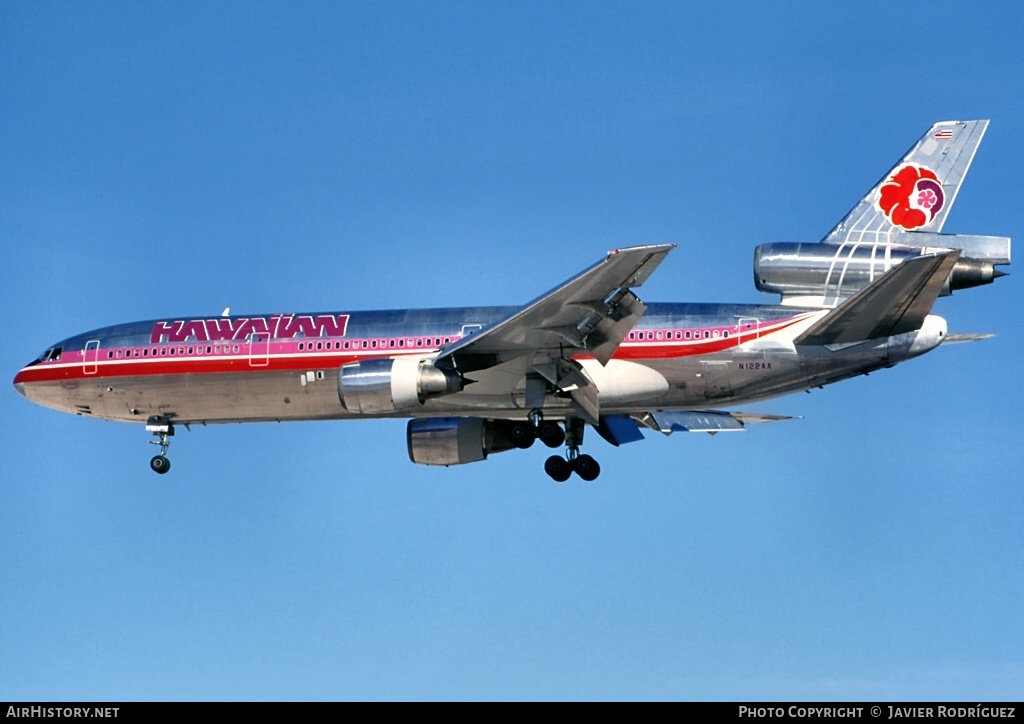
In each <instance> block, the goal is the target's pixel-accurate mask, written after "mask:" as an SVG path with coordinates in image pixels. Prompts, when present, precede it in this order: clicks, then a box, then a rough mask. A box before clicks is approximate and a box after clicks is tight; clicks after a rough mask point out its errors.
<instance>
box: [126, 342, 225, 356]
mask: <svg viewBox="0 0 1024 724" xmlns="http://www.w3.org/2000/svg"><path fill="white" fill-rule="evenodd" d="M241 350H242V347H241V345H237V344H225V345H220V344H210V345H207V346H205V347H203V346H192V347H143V348H142V349H139V348H135V349H118V350H113V349H112V350H110V351H108V352H107V359H126V358H130V357H167V356H171V357H174V356H175V355H182V356H183V355H186V354H188V355H197V354H198V355H202V354H232V353H233V354H238V353H239V352H240V351H241Z"/></svg>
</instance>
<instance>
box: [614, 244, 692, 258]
mask: <svg viewBox="0 0 1024 724" xmlns="http://www.w3.org/2000/svg"><path fill="white" fill-rule="evenodd" d="M677 246H679V244H646V245H641V246H624V247H622V248H621V249H612V250H611V251H609V252H608V256H616V255H617V254H621V253H622V252H625V251H644V250H647V251H650V252H651V253H655V254H656V253H659V252H661V253H665V254H667V253H668V252H670V251H672V250H673V249H675V248H676V247H677Z"/></svg>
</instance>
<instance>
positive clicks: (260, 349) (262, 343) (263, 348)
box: [249, 332, 270, 367]
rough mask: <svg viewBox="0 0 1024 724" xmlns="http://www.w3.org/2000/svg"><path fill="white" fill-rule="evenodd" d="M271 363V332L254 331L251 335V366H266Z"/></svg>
mask: <svg viewBox="0 0 1024 724" xmlns="http://www.w3.org/2000/svg"><path fill="white" fill-rule="evenodd" d="M269 364H270V333H269V332H253V333H252V334H250V335H249V366H250V367H266V366H267V365H269Z"/></svg>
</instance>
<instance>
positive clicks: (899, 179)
mask: <svg viewBox="0 0 1024 724" xmlns="http://www.w3.org/2000/svg"><path fill="white" fill-rule="evenodd" d="M945 201H946V197H945V195H944V194H943V193H942V184H941V183H939V177H938V176H936V175H935V172H934V171H932V170H931V169H930V168H927V167H925V166H918V165H916V164H913V163H908V164H904V165H903V166H900V167H899V168H898V169H896V171H895V172H894V173H893V175H892V176H890V177H889V180H888V181H886V182H885V183H884V184H882V190H881V192H880V193H879V194H878V208H879V209H881V210H882V213H883V214H885V216H886V218H887V219H889V221H890V222H891V223H892V224H893V226H899V227H900V228H903V229H906V230H907V231H910V230H911V229H917V228H919V227H921V226H925V225H927V224H930V223H931V221H932V219H934V218H935V215H936V214H938V213H939V210H940V209H942V205H943V204H944V203H945Z"/></svg>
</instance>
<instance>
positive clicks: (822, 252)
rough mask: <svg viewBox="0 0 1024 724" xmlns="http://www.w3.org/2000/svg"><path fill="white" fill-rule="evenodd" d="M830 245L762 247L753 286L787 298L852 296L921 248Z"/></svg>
mask: <svg viewBox="0 0 1024 724" xmlns="http://www.w3.org/2000/svg"><path fill="white" fill-rule="evenodd" d="M887 251H888V253H882V252H880V251H878V250H876V249H872V247H871V246H867V245H864V246H856V247H853V248H849V247H848V248H844V249H840V247H838V246H834V245H832V244H794V243H779V244H762V245H761V246H759V247H757V249H756V250H755V251H754V286H756V287H757V289H758V291H761V292H768V293H769V294H781V295H782V297H783V299H785V298H787V297H818V298H820V297H851V296H853V295H854V294H856V293H857V292H858V291H860V290H861V289H863V288H864V287H866V286H867V285H868V284H869V283H870V282H871V281H872V280H873V279H877V278H878V277H880V276H882V274H884V273H885V272H887V271H888V270H889V269H891V268H892V267H894V266H896V265H897V264H899V263H900V262H901V261H904V260H906V259H910V258H912V257H915V256H920V255H921V253H922V250H921V249H914V248H910V247H889V249H888V250H887Z"/></svg>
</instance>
